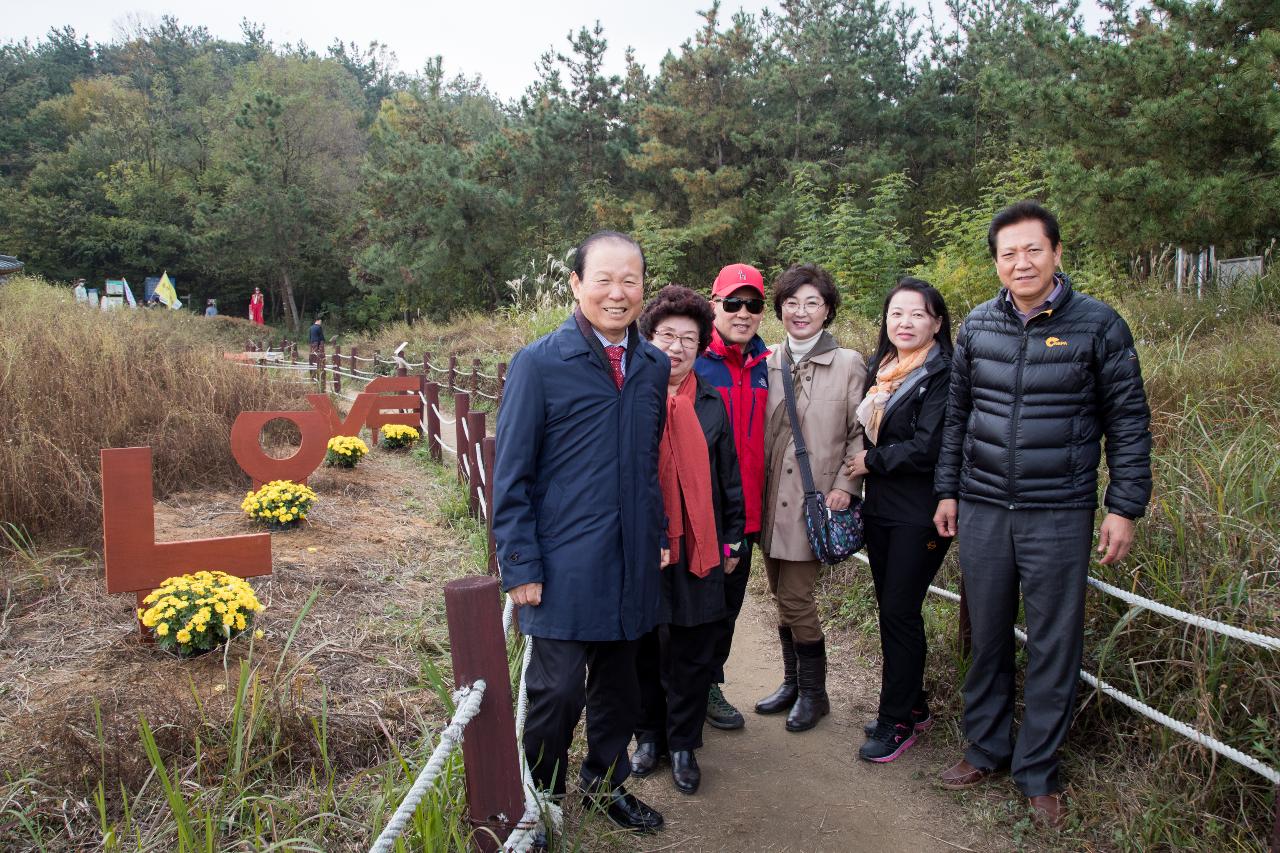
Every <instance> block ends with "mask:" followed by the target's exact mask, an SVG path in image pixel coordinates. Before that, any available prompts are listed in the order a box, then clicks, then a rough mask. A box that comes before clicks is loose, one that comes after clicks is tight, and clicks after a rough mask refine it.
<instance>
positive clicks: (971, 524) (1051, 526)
mask: <svg viewBox="0 0 1280 853" xmlns="http://www.w3.org/2000/svg"><path fill="white" fill-rule="evenodd" d="M959 531H960V535H959V539H960V568H961V570H962V571H963V573H964V592H965V601H966V602H967V603H968V607H969V624H970V626H971V628H972V632H973V660H972V661H971V662H970V664H969V672H968V675H966V677H965V680H964V734H965V738H966V739H967V740H968V741H969V748H968V749H967V750H966V751H965V759H966V760H968V762H969V763H970V764H972V765H974V766H975V767H984V768H995V767H1003V766H1006V765H1011V767H1012V770H1013V781H1014V782H1016V783H1017V785H1018V787H1019V788H1021V789H1022V793H1023V794H1025V795H1027V796H1028V797H1036V796H1040V795H1043V794H1053V793H1057V792H1058V791H1061V790H1062V784H1061V782H1060V780H1059V779H1058V749H1059V748H1061V746H1062V744H1063V743H1064V742H1065V741H1066V739H1067V731H1068V729H1070V727H1071V716H1072V714H1073V713H1074V711H1075V698H1076V685H1077V684H1079V678H1080V659H1081V657H1082V655H1083V653H1084V592H1085V579H1086V578H1087V577H1088V570H1089V550H1090V548H1091V546H1092V545H1093V510H1089V509H1061V510H1059V509H1018V510H1010V509H1006V508H1004V507H1002V506H995V505H992V504H985V503H979V502H977V501H961V502H960V518H959ZM1019 589H1021V591H1022V603H1023V608H1024V610H1025V612H1026V617H1027V673H1026V678H1025V680H1024V682H1023V692H1024V696H1023V699H1024V705H1025V707H1024V710H1023V712H1022V726H1021V727H1020V728H1019V730H1018V742H1017V745H1016V746H1015V745H1014V743H1013V707H1014V664H1015V657H1014V638H1013V626H1014V622H1015V621H1016V619H1017V616H1018V591H1019Z"/></svg>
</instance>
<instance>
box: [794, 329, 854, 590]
mask: <svg viewBox="0 0 1280 853" xmlns="http://www.w3.org/2000/svg"><path fill="white" fill-rule="evenodd" d="M782 391H783V393H784V395H785V396H786V398H787V417H788V418H789V419H790V421H791V436H792V439H793V440H794V441H795V447H796V464H797V465H799V466H800V480H801V483H802V484H803V485H804V526H805V530H806V532H807V533H808V534H809V547H811V548H812V549H813V555H814V556H815V557H817V558H818V559H819V560H821V561H822V562H824V563H826V564H827V565H829V566H834V565H835V564H836V563H840V562H843V561H844V560H847V559H849V558H850V557H851V556H853V553H854V552H855V551H857V550H859V549H860V548H861V547H862V544H863V540H862V498H860V497H858V496H857V495H853V496H852V497H851V500H850V502H849V508H848V509H834V510H833V509H831V508H830V507H828V506H827V501H826V498H825V496H824V495H823V494H822V492H820V491H818V489H817V487H816V486H814V484H813V469H812V468H810V467H809V450H808V448H807V447H805V443H804V435H803V434H802V433H801V432H800V415H799V414H797V413H796V389H795V384H794V380H793V379H792V378H791V357H790V355H789V354H788V353H787V351H786V349H785V347H784V348H783V351H782Z"/></svg>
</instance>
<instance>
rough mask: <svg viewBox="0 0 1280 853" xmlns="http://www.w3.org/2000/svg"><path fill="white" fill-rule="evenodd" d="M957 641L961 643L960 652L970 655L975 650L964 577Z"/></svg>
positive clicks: (961, 585)
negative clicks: (965, 595)
mask: <svg viewBox="0 0 1280 853" xmlns="http://www.w3.org/2000/svg"><path fill="white" fill-rule="evenodd" d="M956 641H957V642H959V644H960V654H961V655H962V656H964V657H968V656H969V653H970V652H971V651H973V631H972V629H971V628H970V627H969V602H967V601H966V600H965V597H964V578H963V577H961V578H960V618H959V619H958V620H957V622H956Z"/></svg>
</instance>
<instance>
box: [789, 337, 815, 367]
mask: <svg viewBox="0 0 1280 853" xmlns="http://www.w3.org/2000/svg"><path fill="white" fill-rule="evenodd" d="M820 337H822V332H821V331H819V332H818V333H817V334H816V335H812V336H811V337H808V338H805V339H804V340H803V341H798V340H796V339H795V338H793V337H792V336H791V335H790V334H788V335H787V349H789V350H790V351H791V360H792V362H794V363H796V364H799V363H800V361H801V360H802V359H804V357H805V356H807V355H808V354H809V350H811V349H813V346H814V344H816V343H817V342H818V338H820Z"/></svg>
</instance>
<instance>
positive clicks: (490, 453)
mask: <svg viewBox="0 0 1280 853" xmlns="http://www.w3.org/2000/svg"><path fill="white" fill-rule="evenodd" d="M497 448H498V440H497V439H496V438H494V437H493V436H491V435H486V436H485V437H484V441H482V442H481V443H480V464H481V466H483V467H482V470H483V471H484V503H485V506H487V507H488V508H489V511H488V512H487V513H485V519H484V526H485V529H486V530H487V531H488V532H489V574H491V575H495V576H496V575H497V574H498V548H497V545H496V544H495V543H494V541H493V460H494V457H495V456H496V455H497Z"/></svg>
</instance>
